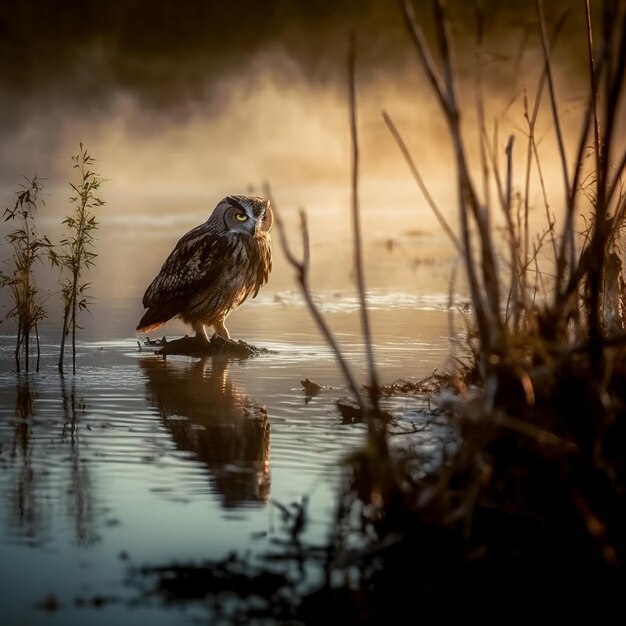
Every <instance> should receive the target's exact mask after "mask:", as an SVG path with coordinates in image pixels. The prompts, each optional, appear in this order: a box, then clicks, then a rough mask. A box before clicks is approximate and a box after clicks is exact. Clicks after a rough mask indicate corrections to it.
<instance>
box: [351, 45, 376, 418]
mask: <svg viewBox="0 0 626 626" xmlns="http://www.w3.org/2000/svg"><path fill="white" fill-rule="evenodd" d="M348 104H349V108H350V140H351V146H352V186H351V190H352V230H353V231H354V271H355V275H356V284H357V290H358V294H359V302H360V311H361V326H362V330H363V339H364V341H365V350H366V355H367V365H368V370H369V377H370V398H371V401H372V405H373V407H374V412H375V414H377V413H378V395H379V393H380V386H379V382H378V373H377V369H376V362H375V359H374V347H373V345H372V331H371V326H370V321H369V313H368V309H367V297H366V293H365V273H364V271H363V243H362V241H361V216H360V211H359V189H358V187H359V141H358V133H357V119H356V118H357V107H356V79H355V41H354V38H352V39H351V40H350V49H349V53H348ZM361 407H362V408H363V406H362V405H361Z"/></svg>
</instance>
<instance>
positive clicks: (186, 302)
mask: <svg viewBox="0 0 626 626" xmlns="http://www.w3.org/2000/svg"><path fill="white" fill-rule="evenodd" d="M271 227H272V210H271V208H270V204H269V201H268V200H266V199H264V198H260V197H258V196H228V197H226V198H224V199H223V200H222V201H221V202H220V203H219V204H218V205H217V206H216V207H215V209H214V210H213V213H212V214H211V216H210V217H209V219H208V220H207V221H206V222H205V223H204V224H200V225H199V226H196V227H195V228H193V229H192V230H190V231H189V232H188V233H187V234H185V235H183V237H182V238H181V239H180V241H179V242H178V243H177V244H176V247H175V248H174V250H173V251H172V253H171V254H170V255H169V257H168V258H167V260H166V261H165V263H164V264H163V267H162V268H161V271H160V272H159V274H158V275H157V277H156V278H155V279H154V280H153V281H152V283H151V284H150V286H149V287H148V289H147V290H146V292H145V294H144V297H143V306H144V308H146V309H147V311H146V312H145V314H144V315H143V317H142V318H141V320H140V322H139V324H138V326H137V330H138V331H140V332H146V333H148V332H152V331H154V330H156V329H157V328H159V327H160V326H162V325H163V324H164V323H165V322H167V321H168V320H170V319H171V318H173V317H176V316H178V317H180V318H181V319H182V320H183V321H184V322H185V323H187V324H189V325H190V326H191V327H192V328H193V329H194V330H195V331H196V334H197V335H199V336H201V337H202V336H204V338H206V339H208V334H207V331H206V327H207V326H213V327H214V328H215V331H216V333H217V334H218V335H220V336H222V337H224V338H226V339H228V338H229V333H228V330H227V329H226V326H225V325H224V321H225V319H226V317H227V316H228V315H229V314H230V313H231V312H232V311H233V310H234V309H236V308H237V307H238V306H239V305H241V304H242V303H243V302H244V301H245V300H246V298H248V296H250V294H252V297H253V298H254V297H255V296H256V295H257V293H258V292H259V289H260V288H261V287H262V286H263V285H265V284H266V283H267V281H268V278H269V273H270V271H271V269H272V249H271V240H270V229H271Z"/></svg>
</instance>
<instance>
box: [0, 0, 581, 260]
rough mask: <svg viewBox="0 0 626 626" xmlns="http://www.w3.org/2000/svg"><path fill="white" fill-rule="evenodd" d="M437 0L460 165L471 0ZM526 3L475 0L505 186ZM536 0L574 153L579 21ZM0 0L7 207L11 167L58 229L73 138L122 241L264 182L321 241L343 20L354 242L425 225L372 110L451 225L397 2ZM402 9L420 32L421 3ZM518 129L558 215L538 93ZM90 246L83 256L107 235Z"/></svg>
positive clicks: (345, 189)
mask: <svg viewBox="0 0 626 626" xmlns="http://www.w3.org/2000/svg"><path fill="white" fill-rule="evenodd" d="M449 4H450V14H451V19H452V26H453V33H454V36H455V45H456V49H457V50H456V52H457V66H458V69H459V88H460V94H461V101H462V111H461V114H462V120H463V124H464V131H465V136H466V142H467V146H468V150H469V153H470V155H471V156H472V162H473V164H474V169H475V171H478V164H479V161H478V153H477V139H478V136H479V135H478V131H477V123H476V114H475V110H476V108H475V102H476V98H475V74H474V68H475V50H476V47H475V45H474V38H475V35H474V32H475V26H474V7H473V6H468V5H471V3H465V2H450V3H449ZM532 4H533V3H519V4H513V5H512V6H511V3H497V2H486V3H483V5H484V6H485V24H486V27H485V43H484V51H483V55H482V62H483V73H484V91H483V93H484V97H485V107H486V119H487V124H488V131H489V133H490V134H492V133H493V132H494V129H495V127H496V124H497V128H498V137H499V144H498V147H497V149H496V150H495V153H496V157H497V158H499V159H502V160H503V159H504V145H505V143H506V139H507V137H508V135H509V134H513V135H514V136H515V138H516V141H515V144H514V163H515V164H516V167H515V170H514V186H515V190H516V191H519V190H521V188H522V186H523V177H524V171H523V170H524V167H525V158H526V149H527V147H526V134H527V128H526V123H525V120H524V93H525V91H526V92H527V94H528V98H529V101H530V106H532V102H533V99H534V97H535V93H536V90H537V85H538V80H539V75H540V72H541V68H542V56H541V52H540V49H539V39H538V30H537V26H536V17H535V14H534V7H532V6H530V5H532ZM545 4H546V7H545V10H546V18H547V22H548V27H549V29H551V30H554V28H555V24H556V23H557V20H558V18H559V17H560V16H561V15H562V14H563V13H564V12H566V11H567V10H568V9H569V10H570V13H569V16H568V19H567V21H566V23H565V27H564V29H563V31H562V32H561V33H560V35H559V39H558V41H557V44H556V45H555V55H554V67H555V70H556V74H557V87H558V90H559V98H560V99H559V107H560V111H561V115H562V123H563V127H564V131H565V136H566V141H567V144H568V146H569V147H570V148H573V147H574V146H575V144H576V142H577V141H578V134H579V125H580V118H581V116H582V113H583V111H584V107H585V93H586V90H587V84H586V80H585V78H584V76H585V71H586V70H585V58H586V57H585V55H586V41H585V38H584V30H583V28H584V16H583V15H582V10H581V6H580V3H579V2H569V3H545ZM557 4H558V7H557V6H556V5H557ZM0 7H1V16H2V17H1V18H0V28H1V30H2V33H3V37H0V42H1V43H0V51H1V53H2V56H1V57H0V59H1V61H0V80H1V81H2V84H1V85H0V100H1V104H2V113H1V114H0V128H1V132H2V142H0V194H1V195H0V197H1V199H2V202H3V204H4V206H7V205H8V204H10V203H11V202H12V201H13V198H14V192H15V190H16V189H18V188H19V185H20V184H21V182H22V181H23V178H22V177H23V176H26V177H29V178H30V177H32V176H34V175H35V174H37V175H38V176H40V177H43V178H45V179H46V207H45V209H44V210H42V212H41V214H40V216H39V217H40V220H41V223H42V224H43V225H50V224H53V223H57V224H58V223H59V221H60V220H61V219H62V218H63V216H64V215H66V214H67V213H68V212H69V210H70V209H69V207H68V197H69V195H70V188H69V182H70V181H72V180H73V178H72V177H73V176H74V175H75V172H74V171H73V170H72V162H71V155H72V154H76V152H77V150H78V145H79V142H82V143H83V144H84V145H85V147H86V148H87V149H88V150H89V152H90V153H91V154H92V155H93V156H94V157H95V158H96V159H97V162H96V167H95V169H96V171H97V172H98V173H99V174H100V175H101V176H102V177H103V178H104V179H106V180H105V183H104V184H103V187H102V193H101V196H102V198H103V199H104V200H105V202H106V206H105V207H104V208H103V209H102V211H101V212H100V214H99V215H98V218H99V220H100V222H101V223H103V224H108V225H109V227H111V228H118V227H119V228H124V229H127V232H128V233H129V236H132V237H134V238H136V240H137V241H140V240H143V241H145V242H148V243H149V241H150V238H151V237H152V236H153V234H154V229H157V230H158V231H159V233H160V232H161V231H162V229H163V228H165V229H167V230H168V232H171V237H170V239H171V241H176V239H177V238H178V237H179V236H180V235H181V234H182V233H183V232H185V231H186V230H187V229H188V228H189V227H191V226H193V225H195V224H197V223H199V222H200V221H203V220H204V219H206V216H208V214H209V213H210V211H211V210H212V208H213V207H214V206H215V205H216V204H217V202H218V201H219V200H220V199H221V198H222V197H223V196H225V195H227V194H231V193H246V192H248V191H255V192H259V193H260V192H262V190H263V186H264V185H265V184H270V185H271V188H272V192H273V196H274V200H275V202H276V204H277V206H278V207H279V209H280V210H281V212H282V213H283V215H284V217H285V219H286V220H287V222H288V225H289V226H290V228H291V229H292V231H293V229H294V228H295V223H296V214H297V211H298V209H300V208H304V209H305V210H306V211H307V212H308V214H309V219H310V224H311V237H312V239H313V241H314V243H315V244H317V245H323V244H328V246H329V250H334V249H336V248H333V246H336V244H337V242H344V243H345V242H346V241H347V238H348V237H349V236H350V230H349V219H350V214H349V207H350V167H351V164H350V137H349V125H348V119H349V118H348V104H347V78H346V54H347V48H348V40H349V37H350V35H351V34H352V33H353V34H354V35H355V36H356V41H357V62H356V81H357V92H358V131H359V142H360V148H361V161H360V165H361V169H360V181H359V182H360V186H359V191H360V199H361V206H362V211H363V216H364V220H363V223H364V231H365V236H366V238H367V239H368V240H369V241H373V242H375V243H376V242H379V243H380V242H381V241H384V240H387V239H397V238H399V237H402V236H403V235H404V234H406V233H407V232H411V231H415V230H420V231H425V232H433V233H440V230H441V229H440V226H439V225H438V223H437V221H436V219H435V218H434V216H433V214H432V212H431V210H430V208H429V207H428V205H427V203H426V202H425V200H424V199H423V197H422V195H421V193H420V192H419V189H418V187H417V185H416V184H415V182H414V181H413V179H412V178H411V175H410V172H409V169H408V167H407V165H406V163H405V161H404V159H403V157H402V156H401V154H400V152H399V150H398V147H397V146H396V144H395V142H394V141H393V138H392V137H391V135H390V133H389V131H388V130H387V128H386V126H385V124H384V121H383V118H382V115H381V112H382V111H383V110H385V111H387V112H388V113H389V114H390V115H391V116H392V118H393V120H394V122H395V123H396V125H397V127H398V129H399V130H400V132H401V133H402V135H403V137H404V139H405V141H406V143H407V145H408V146H409V148H410V150H411V152H412V154H413V157H414V159H415V161H416V163H417V165H418V167H419V168H420V171H421V174H422V176H423V177H424V179H425V181H426V182H427V185H428V187H429V189H430V192H431V194H432V195H433V197H434V198H435V200H436V202H437V203H438V205H439V207H440V209H441V211H442V213H443V214H444V215H445V216H446V218H447V219H448V220H449V221H450V222H451V223H452V225H453V227H455V225H456V212H455V197H456V187H455V172H454V166H453V159H452V152H451V149H450V143H449V140H448V135H447V128H446V125H445V122H444V120H443V117H442V115H441V114H440V112H439V109H438V105H437V102H436V100H435V98H434V97H433V94H432V93H431V90H430V88H429V86H428V84H427V82H426V80H425V78H424V73H423V71H422V69H421V67H420V65H419V63H418V60H417V56H416V53H415V50H414V49H413V47H412V42H411V40H410V38H409V36H408V34H407V32H406V27H405V25H404V23H403V20H402V16H401V12H400V7H399V4H398V3H396V2H384V1H383V0H373V1H370V2H356V1H355V2H348V3H341V5H340V7H341V8H338V7H336V3H330V2H316V3H303V2H297V1H296V0H280V1H275V2H270V3H258V2H242V1H240V2H234V3H225V4H223V5H222V4H218V3H200V2H183V3H177V4H175V5H174V4H173V3H169V2H156V3H141V2H133V1H131V0H124V1H122V2H116V3H114V4H110V3H106V2H99V1H96V0H90V1H89V2H81V3H76V4H74V3H62V2H45V3H43V2H42V3H40V4H38V3H9V2H4V3H2V4H0ZM416 7H417V8H416V11H417V14H418V16H419V17H420V19H423V24H424V28H425V29H426V32H427V35H428V36H429V37H431V36H432V35H431V32H430V31H431V30H432V29H431V23H432V22H431V15H430V3H427V2H418V3H416ZM537 137H538V139H539V148H540V154H541V157H542V167H543V175H544V177H545V179H546V183H547V187H548V189H549V194H550V196H551V197H550V199H549V201H550V206H551V210H553V211H557V212H558V210H559V207H560V206H561V205H562V197H563V191H562V183H561V169H560V163H559V160H558V155H557V152H556V143H555V141H554V132H553V127H552V120H551V116H550V112H549V109H548V107H547V98H546V97H544V99H543V108H542V113H541V115H540V118H539V122H538V127H537ZM570 154H571V153H570ZM502 166H503V161H502V163H501V167H502ZM532 189H533V192H532V198H531V199H532V200H534V203H533V209H532V215H531V218H532V219H533V220H534V221H535V222H536V223H537V225H538V227H539V228H540V227H541V224H542V223H543V220H544V209H543V206H542V205H543V202H542V195H541V191H540V188H539V185H538V180H537V177H536V176H534V178H533V182H532ZM442 240H443V241H444V242H445V238H442ZM171 241H166V243H163V244H162V245H164V246H169V245H171ZM438 241H439V240H438ZM99 245H100V246H101V251H102V250H103V248H105V247H106V246H107V242H106V239H104V238H101V240H100V243H99ZM138 245H139V244H138ZM165 252H167V251H166V250H163V251H161V250H159V251H157V252H155V256H156V257H157V258H159V256H160V255H161V256H162V254H163V253H165ZM431 252H432V251H431ZM448 253H450V251H449V250H448ZM110 254H111V256H115V251H114V250H113V251H110ZM152 269H155V268H152ZM150 271H152V270H150Z"/></svg>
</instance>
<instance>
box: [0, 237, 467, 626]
mask: <svg viewBox="0 0 626 626" xmlns="http://www.w3.org/2000/svg"><path fill="white" fill-rule="evenodd" d="M113 230H114V229H111V231H110V232H108V233H107V241H108V242H109V243H110V249H107V250H104V251H103V254H102V257H103V258H102V259H101V260H100V261H101V262H100V267H101V270H100V274H99V278H98V280H96V281H94V296H95V301H94V304H93V306H92V309H93V313H92V314H91V315H85V316H84V318H83V320H81V321H82V323H83V326H84V329H82V330H81V331H79V344H78V360H77V368H78V369H77V374H76V375H75V376H72V375H66V376H65V377H61V376H59V374H58V372H57V370H56V367H55V364H56V359H57V344H58V328H57V325H58V324H57V322H56V321H55V319H56V318H55V317H54V315H53V314H51V317H50V320H49V321H47V322H46V323H45V324H44V325H43V327H42V366H41V371H40V372H39V373H34V372H31V373H30V374H17V373H16V372H15V367H14V362H13V358H12V354H13V346H14V341H15V337H14V336H12V335H11V333H10V327H9V325H8V324H6V323H5V324H3V325H2V326H1V327H0V329H1V330H2V331H4V332H5V334H4V335H2V336H0V529H1V533H0V563H2V567H1V568H0V600H1V601H0V622H1V623H2V624H3V626H5V625H6V626H10V625H13V624H39V623H45V624H64V625H70V624H85V623H89V624H100V623H101V624H111V623H124V624H145V623H152V624H176V623H190V622H191V621H192V620H193V619H194V618H199V619H204V620H205V623H206V613H205V608H203V607H202V606H191V607H190V606H186V607H184V608H182V609H181V608H176V607H174V608H172V607H168V608H166V607H163V606H161V605H160V604H159V603H158V602H156V601H154V600H145V601H138V600H139V598H140V592H139V591H138V589H137V586H136V585H135V584H133V574H132V572H133V571H134V570H135V568H137V567H141V566H143V565H151V564H152V565H159V564H168V563H172V562H197V561H199V560H201V559H216V558H222V557H225V556H226V555H228V554H229V553H230V552H232V551H237V552H238V553H244V552H248V551H250V552H252V553H261V552H263V551H264V550H265V549H267V547H268V546H269V545H270V542H271V541H272V540H273V539H275V538H277V537H279V536H281V533H282V531H283V529H282V526H281V523H280V518H279V515H278V510H277V508H276V507H275V506H274V505H273V504H272V503H273V502H277V503H280V504H283V505H287V506H289V505H290V503H292V502H300V501H301V499H302V497H303V496H305V495H306V496H308V497H309V498H310V504H309V517H310V519H309V524H308V526H307V528H306V531H305V533H304V535H303V540H304V541H307V542H310V543H312V544H321V543H323V542H324V539H325V537H326V536H327V531H328V524H329V521H330V520H331V519H332V515H333V510H334V505H335V496H336V493H337V489H338V486H339V481H340V478H341V466H342V460H343V459H344V458H345V455H346V454H347V453H349V452H350V451H351V450H353V449H355V448H356V447H357V446H359V445H360V444H361V443H362V442H363V436H364V432H365V427H364V425H362V424H344V423H342V420H341V417H340V415H339V413H338V411H337V408H336V404H335V403H336V400H337V399H339V398H347V397H349V393H348V390H347V388H346V385H345V382H344V380H343V377H342V375H341V373H340V371H339V369H338V367H337V364H336V361H335V357H334V354H333V353H332V351H331V350H330V348H329V347H328V345H327V343H326V342H325V340H324V339H323V338H322V337H321V336H320V333H319V332H318V330H317V329H316V327H315V326H314V324H313V323H312V321H311V318H310V315H309V312H308V311H307V309H306V307H305V306H304V304H303V301H302V298H301V296H300V294H299V293H298V291H297V290H296V289H295V287H294V285H293V281H292V280H291V278H290V271H289V268H288V267H286V266H285V265H284V263H282V265H281V260H280V258H277V270H276V274H277V277H276V279H275V280H274V277H272V281H271V282H270V284H269V285H268V286H267V287H266V288H265V289H264V290H263V291H262V292H261V293H260V294H259V296H258V297H257V299H256V300H253V301H251V302H248V303H246V304H244V306H243V307H242V308H241V309H240V310H238V311H236V312H235V313H234V314H233V316H232V318H231V320H232V321H230V323H229V329H230V331H231V334H232V335H233V336H234V337H235V338H239V337H241V338H243V339H245V340H247V341H249V342H251V343H254V344H255V345H257V346H262V347H266V348H268V349H269V350H270V353H268V354H264V355H261V356H259V357H257V358H254V359H250V360H247V361H238V360H231V361H226V360H223V359H204V360H203V359H192V358H187V357H168V359H167V361H163V360H162V359H161V358H160V357H158V356H155V355H154V354H153V353H152V352H151V351H150V350H149V349H146V348H145V347H144V348H143V349H141V350H140V349H139V346H138V338H137V337H135V336H134V333H133V328H134V325H135V324H136V320H137V319H138V318H139V316H140V312H141V305H140V299H141V298H140V296H141V293H142V292H143V289H144V288H145V286H146V284H147V283H146V276H147V275H149V274H152V273H153V272H154V271H155V269H158V268H155V267H154V264H152V265H151V266H149V267H145V266H144V267H142V268H141V271H139V270H138V269H137V267H136V266H135V265H134V264H133V263H132V262H131V263H129V264H128V272H127V274H128V276H127V278H126V280H125V281H120V280H119V279H117V282H116V281H115V280H113V281H111V280H108V279H106V272H105V270H104V268H107V267H108V268H113V269H114V270H115V268H116V267H117V266H116V263H115V262H114V257H115V253H114V252H113V251H115V250H117V255H118V256H119V250H120V249H124V248H123V241H124V237H125V236H127V234H125V233H121V232H120V233H118V234H117V235H116V234H115V233H114V232H113ZM116 237H117V240H116V239H115V238H116ZM171 237H172V235H171V234H170V235H168V237H167V238H165V237H164V238H162V241H160V243H159V245H160V246H161V247H158V246H157V249H156V250H155V249H154V245H155V244H154V242H152V241H151V243H150V251H151V254H152V255H154V256H159V255H161V256H162V254H163V250H165V248H166V247H167V246H168V245H169V241H170V239H171ZM116 241H117V244H116ZM314 252H315V249H314ZM136 253H137V252H136ZM137 254H138V253H137ZM377 254H379V255H380V256H379V257H376V259H377V262H376V263H375V264H373V269H372V268H370V278H371V288H370V290H369V291H368V299H369V302H370V311H371V316H372V326H373V329H374V336H375V348H376V354H377V362H378V364H379V368H380V372H381V377H382V378H383V382H392V381H393V380H395V379H398V378H409V379H413V380H417V379H420V378H423V377H425V376H428V375H429V374H430V373H431V372H432V371H433V369H435V368H442V367H443V366H444V365H445V364H446V362H447V359H448V357H449V355H450V351H451V346H450V341H449V340H450V335H451V334H455V333H456V332H457V331H459V332H460V331H461V330H462V329H463V322H462V321H460V320H459V319H455V318H458V317H459V316H460V315H461V314H457V313H451V312H450V310H449V298H448V295H447V292H448V286H447V284H446V280H447V279H446V276H447V273H448V271H449V263H448V262H447V260H446V259H445V257H444V259H443V260H442V261H441V263H430V262H429V263H427V264H425V265H419V267H421V268H423V273H421V274H420V271H421V270H419V269H418V271H417V272H416V270H415V266H412V265H411V264H410V263H409V262H408V261H407V258H406V257H404V256H401V255H400V256H398V255H396V256H395V257H394V256H393V255H390V254H387V255H382V253H380V251H379V252H378V253H377ZM431 260H432V259H431ZM118 262H119V259H118ZM145 265H149V264H148V263H146V264H145ZM347 274H348V272H346V276H343V274H342V273H340V272H338V273H337V275H336V276H335V280H334V281H333V280H328V277H326V279H327V280H326V281H325V282H326V284H325V285H324V287H323V288H320V289H319V290H316V298H317V300H318V302H319V304H320V307H321V309H322V310H323V311H324V313H325V315H326V317H327V319H328V321H329V324H330V325H331V327H332V328H333V329H334V332H335V333H336V335H337V338H338V341H339V342H340V344H341V346H342V349H343V350H344V352H345V354H346V356H347V358H348V360H349V362H350V363H351V366H352V367H353V368H354V369H355V373H356V375H357V376H358V378H359V380H361V381H363V382H365V381H366V370H365V367H364V358H363V347H362V340H361V337H360V332H359V308H358V302H357V300H356V298H355V296H354V290H353V288H351V286H350V281H349V276H347ZM151 277H152V276H151V275H150V276H149V278H148V280H149V279H150V278H151ZM420 277H421V278H420ZM322 278H323V277H322ZM422 279H423V280H424V281H425V282H424V284H425V285H427V286H428V289H424V290H421V289H418V288H417V287H419V283H420V280H422ZM319 282H323V281H321V280H320V281H319ZM333 282H334V284H333ZM331 287H332V288H331ZM5 295H6V294H5ZM3 297H4V296H3ZM451 321H454V322H455V324H454V327H452V326H451ZM455 329H456V330H455ZM185 330H186V329H185V328H184V327H183V326H182V325H180V324H179V323H177V322H173V323H172V324H170V325H168V326H167V327H166V328H165V329H164V332H165V334H167V335H168V336H170V337H172V336H175V335H179V334H183V333H184V332H185ZM306 377H308V378H309V379H311V380H313V381H316V382H318V383H319V384H321V385H323V386H324V389H322V390H321V391H320V393H319V394H318V395H317V396H315V397H313V398H312V399H310V400H306V399H305V394H304V392H303V388H302V385H301V383H300V381H301V380H302V379H304V378H306ZM386 406H387V408H389V410H390V411H391V412H392V413H393V414H394V415H395V416H397V417H398V418H399V419H400V420H404V421H407V420H409V421H410V420H415V421H418V422H419V421H420V420H424V419H425V417H424V416H425V411H424V407H423V406H422V407H421V406H419V403H417V401H415V400H411V399H406V398H397V399H393V400H389V401H388V402H387V405H386ZM421 436H422V437H423V440H422V441H418V445H423V447H424V450H427V451H430V452H431V453H432V454H433V455H435V456H436V452H437V437H438V435H437V433H436V432H435V433H433V432H432V431H431V432H426V433H424V434H423V435H421Z"/></svg>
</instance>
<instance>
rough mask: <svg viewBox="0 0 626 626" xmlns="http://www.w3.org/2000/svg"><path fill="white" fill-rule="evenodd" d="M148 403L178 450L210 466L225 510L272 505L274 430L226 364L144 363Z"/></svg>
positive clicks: (219, 361)
mask: <svg viewBox="0 0 626 626" xmlns="http://www.w3.org/2000/svg"><path fill="white" fill-rule="evenodd" d="M140 364H141V368H142V369H143V372H144V374H145V377H146V381H147V387H148V394H147V395H148V399H149V401H150V402H152V403H153V404H154V405H155V406H156V407H157V408H158V409H159V412H160V414H161V417H162V418H163V422H164V424H165V426H166V427H167V428H168V430H169V431H170V432H171V434H172V438H173V440H174V443H175V444H176V446H177V447H178V448H179V449H181V450H187V451H190V452H193V453H194V454H195V455H196V457H197V458H198V460H200V461H202V462H203V463H205V464H206V465H207V466H208V468H209V470H210V472H211V476H212V477H213V480H214V484H215V488H216V490H217V492H218V493H221V494H222V496H223V504H224V506H227V507H228V506H235V505H237V504H239V503H241V502H250V501H261V502H266V501H267V500H268V498H269V491H270V469H269V451H270V424H269V420H268V419H267V412H266V411H265V409H264V408H263V407H259V406H257V405H255V404H254V403H253V402H252V400H251V399H250V398H249V397H248V396H247V395H246V394H245V392H244V391H243V390H242V389H240V388H238V387H237V386H236V385H235V384H234V383H233V382H232V381H231V380H230V378H229V376H228V361H227V360H225V359H220V358H214V359H201V360H199V361H196V362H193V363H188V362H176V361H174V360H162V359H156V358H154V357H150V358H147V359H141V360H140Z"/></svg>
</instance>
